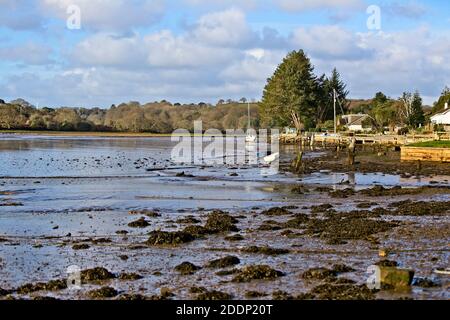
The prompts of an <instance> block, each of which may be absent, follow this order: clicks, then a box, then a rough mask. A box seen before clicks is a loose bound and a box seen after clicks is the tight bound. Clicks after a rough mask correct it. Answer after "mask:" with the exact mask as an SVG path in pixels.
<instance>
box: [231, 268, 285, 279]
mask: <svg viewBox="0 0 450 320" xmlns="http://www.w3.org/2000/svg"><path fill="white" fill-rule="evenodd" d="M282 276H284V273H283V272H281V271H277V270H275V269H272V268H271V267H269V266H267V265H253V266H246V267H244V268H242V269H241V270H240V271H239V274H238V275H236V277H234V278H233V280H232V282H250V281H252V280H274V279H276V278H278V277H282Z"/></svg>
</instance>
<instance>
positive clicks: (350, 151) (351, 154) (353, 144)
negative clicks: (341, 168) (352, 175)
mask: <svg viewBox="0 0 450 320" xmlns="http://www.w3.org/2000/svg"><path fill="white" fill-rule="evenodd" d="M355 149H356V139H355V138H352V139H351V140H350V144H349V146H348V164H349V165H351V166H353V165H354V164H355Z"/></svg>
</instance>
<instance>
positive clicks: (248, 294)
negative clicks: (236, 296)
mask: <svg viewBox="0 0 450 320" xmlns="http://www.w3.org/2000/svg"><path fill="white" fill-rule="evenodd" d="M245 297H246V298H247V299H252V298H262V297H267V293H265V292H259V291H247V292H246V293H245Z"/></svg>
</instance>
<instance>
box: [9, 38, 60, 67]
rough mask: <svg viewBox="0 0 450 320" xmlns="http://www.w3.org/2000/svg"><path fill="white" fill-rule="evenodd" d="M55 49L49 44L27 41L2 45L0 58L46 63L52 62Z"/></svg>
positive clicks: (16, 61)
mask: <svg viewBox="0 0 450 320" xmlns="http://www.w3.org/2000/svg"><path fill="white" fill-rule="evenodd" d="M52 52H53V49H52V48H51V47H49V46H47V45H43V44H39V43H35V42H27V43H23V44H19V45H14V46H5V47H0V60H4V61H5V60H6V61H10V62H14V63H23V64H26V65H44V64H49V63H51V62H52V60H51V58H50V55H51V54H52Z"/></svg>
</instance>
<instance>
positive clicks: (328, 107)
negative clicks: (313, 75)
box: [316, 68, 349, 123]
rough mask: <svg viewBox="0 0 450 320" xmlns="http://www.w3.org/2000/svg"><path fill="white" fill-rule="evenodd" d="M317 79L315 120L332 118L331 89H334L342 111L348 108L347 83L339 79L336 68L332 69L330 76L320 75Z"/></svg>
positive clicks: (323, 120) (332, 102)
mask: <svg viewBox="0 0 450 320" xmlns="http://www.w3.org/2000/svg"><path fill="white" fill-rule="evenodd" d="M317 81H318V88H317V90H318V91H317V93H316V96H317V100H318V107H317V114H316V121H317V122H319V123H323V122H325V121H327V120H332V119H333V118H334V101H333V89H334V90H336V96H337V98H338V100H339V101H338V102H339V103H340V104H341V106H342V109H343V111H344V112H345V111H346V109H347V108H348V101H347V96H348V94H349V92H348V90H347V85H346V84H345V83H344V82H343V81H342V80H341V75H340V74H339V72H338V71H337V69H336V68H334V69H333V71H332V73H331V77H330V78H327V77H326V76H325V75H322V76H321V77H320V78H319V79H318V80H317ZM337 108H338V110H340V107H339V106H337Z"/></svg>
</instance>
